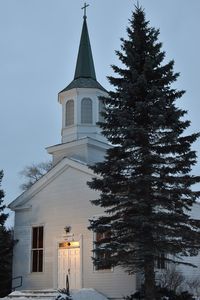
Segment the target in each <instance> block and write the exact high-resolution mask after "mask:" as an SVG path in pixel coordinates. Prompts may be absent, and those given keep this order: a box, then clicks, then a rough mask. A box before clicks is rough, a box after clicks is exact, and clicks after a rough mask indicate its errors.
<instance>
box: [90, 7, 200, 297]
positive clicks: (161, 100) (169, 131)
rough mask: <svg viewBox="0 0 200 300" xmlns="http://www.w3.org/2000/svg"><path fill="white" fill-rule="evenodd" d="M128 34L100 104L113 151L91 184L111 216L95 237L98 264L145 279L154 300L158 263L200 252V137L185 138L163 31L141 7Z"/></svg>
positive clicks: (101, 221) (96, 226)
mask: <svg viewBox="0 0 200 300" xmlns="http://www.w3.org/2000/svg"><path fill="white" fill-rule="evenodd" d="M127 33H128V38H127V39H121V41H122V46H121V49H122V50H121V51H117V52H116V54H117V56H118V57H119V60H120V61H121V62H122V67H118V66H112V68H113V70H114V72H115V73H116V76H115V77H109V81H110V83H111V84H112V85H113V86H114V91H111V92H109V95H108V97H104V98H102V101H103V102H104V103H105V112H104V113H103V116H104V120H105V121H104V122H102V123H100V124H99V125H100V127H101V128H102V133H103V134H104V135H105V136H106V137H107V139H108V141H109V142H110V143H111V144H112V145H113V147H111V148H110V149H109V150H108V151H107V154H106V157H105V161H103V162H100V163H97V164H96V165H95V166H93V167H92V169H93V170H94V173H95V174H98V175H100V176H97V177H96V178H93V180H92V181H91V182H89V183H88V184H89V186H90V187H91V188H92V189H95V190H98V191H99V192H100V196H99V199H97V200H93V201H92V203H93V204H94V205H97V206H100V207H102V208H104V211H105V214H104V216H101V217H99V218H97V219H94V220H92V221H91V224H90V229H92V230H93V231H94V232H100V233H103V234H104V235H103V236H104V238H102V239H101V240H99V241H98V242H96V249H95V250H94V251H95V258H94V263H95V264H96V265H97V266H99V267H101V268H103V267H105V266H106V265H110V266H122V267H123V268H125V269H126V270H127V271H128V272H129V273H136V272H143V274H144V288H145V299H146V300H154V299H155V261H156V259H159V257H160V255H163V254H165V259H166V260H167V261H171V262H177V263H181V262H182V261H181V256H191V255H194V253H195V251H194V250H198V249H199V248H200V222H199V221H198V220H195V219H192V218H191V217H190V210H191V207H192V205H193V204H194V203H195V201H196V199H197V197H199V196H200V193H199V192H194V191H192V189H191V188H192V185H193V184H195V183H197V182H199V181H200V177H197V176H194V175H191V168H192V166H193V165H194V164H195V163H196V153H195V151H193V150H192V149H191V145H192V143H193V142H194V141H196V139H197V138H198V136H199V134H190V135H187V134H185V130H186V129H187V128H188V127H189V125H190V122H189V121H188V120H186V119H185V114H186V111H185V110H182V109H180V108H178V107H177V106H176V103H175V102H176V100H177V99H179V98H181V97H182V95H183V94H184V91H178V90H176V89H175V88H174V83H175V81H176V80H177V78H178V76H179V74H178V73H175V72H174V71H173V66H174V61H170V62H169V63H166V64H165V63H164V58H165V52H163V51H161V46H162V44H161V43H160V42H159V41H158V35H159V30H156V29H155V28H152V27H150V26H149V22H147V21H146V18H145V13H144V10H143V9H142V8H141V7H139V6H137V7H136V8H135V11H134V12H133V14H132V18H131V20H130V26H129V27H128V28H127ZM183 117H184V118H183ZM106 233H109V234H106Z"/></svg>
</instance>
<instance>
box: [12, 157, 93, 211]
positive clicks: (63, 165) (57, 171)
mask: <svg viewBox="0 0 200 300" xmlns="http://www.w3.org/2000/svg"><path fill="white" fill-rule="evenodd" d="M69 167H71V168H73V169H76V170H78V171H80V172H83V173H86V174H89V175H91V176H92V177H94V176H97V175H94V173H93V171H92V170H91V169H90V168H89V167H88V166H87V165H86V164H84V163H82V162H81V161H77V160H74V159H69V158H63V159H62V160H61V161H60V162H59V163H58V164H57V165H55V166H54V167H53V168H52V169H50V170H49V171H48V172H47V173H46V174H45V175H43V176H42V177H41V178H40V179H39V180H38V181H36V182H35V183H34V184H33V185H32V186H31V187H30V188H29V189H28V190H26V191H25V192H24V193H22V194H21V195H19V196H18V197H17V198H16V199H15V200H14V201H12V202H11V203H10V204H9V205H8V207H9V208H10V209H11V210H18V209H27V208H28V207H27V206H26V203H27V202H28V201H29V200H30V199H31V198H32V197H34V196H35V195H36V194H37V193H39V192H40V191H41V190H42V189H43V188H45V187H46V186H47V185H48V184H49V183H51V182H52V181H53V180H55V178H57V177H58V176H59V175H61V174H62V173H63V172H64V171H65V170H66V169H68V168H69ZM97 177H98V176H97Z"/></svg>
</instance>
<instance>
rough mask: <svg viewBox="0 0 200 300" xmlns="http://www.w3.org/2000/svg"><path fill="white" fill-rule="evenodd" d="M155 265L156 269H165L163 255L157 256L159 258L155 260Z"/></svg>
mask: <svg viewBox="0 0 200 300" xmlns="http://www.w3.org/2000/svg"><path fill="white" fill-rule="evenodd" d="M155 265H156V268H157V269H160V270H163V269H166V260H165V254H164V253H161V254H159V256H158V257H157V258H156V262H155Z"/></svg>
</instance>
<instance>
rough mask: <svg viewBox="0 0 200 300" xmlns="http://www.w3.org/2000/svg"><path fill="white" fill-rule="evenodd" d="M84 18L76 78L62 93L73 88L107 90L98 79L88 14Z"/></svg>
mask: <svg viewBox="0 0 200 300" xmlns="http://www.w3.org/2000/svg"><path fill="white" fill-rule="evenodd" d="M83 19H84V20H83V27H82V33H81V39H80V45H79V51H78V57H77V62H76V69H75V74H74V79H73V81H72V82H71V83H70V84H69V85H68V86H67V87H66V88H64V89H63V90H62V91H60V93H62V92H65V91H68V90H71V89H73V88H96V89H100V90H103V91H104V92H107V91H106V89H104V88H103V87H102V85H101V84H100V83H99V82H98V81H97V79H96V73H95V67H94V61H93V56H92V49H91V45H90V38H89V33H88V28H87V21H86V16H84V17H83ZM60 93H59V94H60Z"/></svg>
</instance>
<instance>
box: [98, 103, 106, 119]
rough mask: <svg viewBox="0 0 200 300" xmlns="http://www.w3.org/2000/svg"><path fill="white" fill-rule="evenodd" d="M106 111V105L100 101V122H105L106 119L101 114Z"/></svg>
mask: <svg viewBox="0 0 200 300" xmlns="http://www.w3.org/2000/svg"><path fill="white" fill-rule="evenodd" d="M104 111H105V105H104V103H103V101H102V100H99V122H104V117H103V116H102V114H101V112H104Z"/></svg>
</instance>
